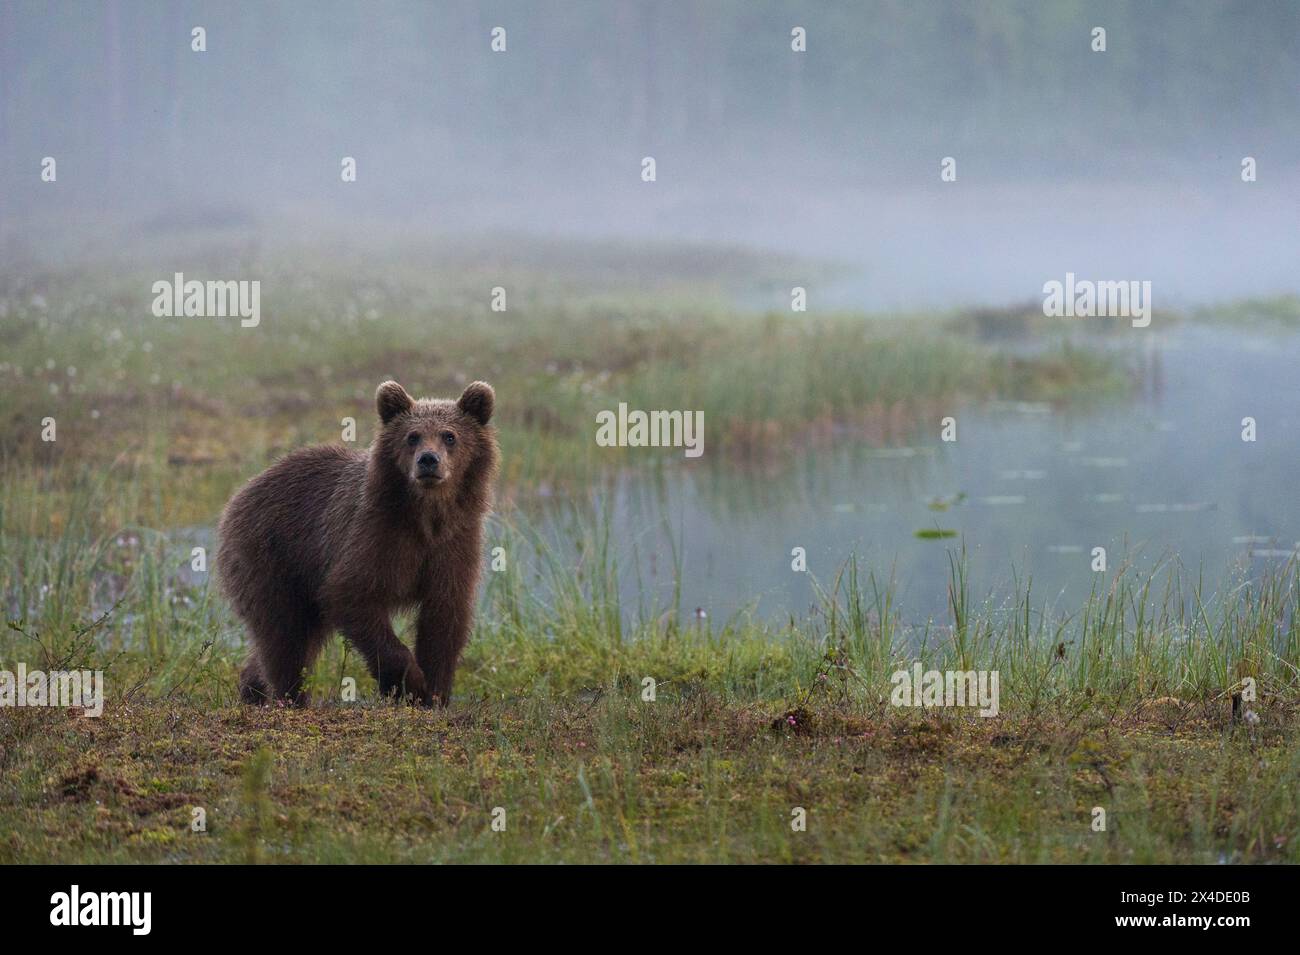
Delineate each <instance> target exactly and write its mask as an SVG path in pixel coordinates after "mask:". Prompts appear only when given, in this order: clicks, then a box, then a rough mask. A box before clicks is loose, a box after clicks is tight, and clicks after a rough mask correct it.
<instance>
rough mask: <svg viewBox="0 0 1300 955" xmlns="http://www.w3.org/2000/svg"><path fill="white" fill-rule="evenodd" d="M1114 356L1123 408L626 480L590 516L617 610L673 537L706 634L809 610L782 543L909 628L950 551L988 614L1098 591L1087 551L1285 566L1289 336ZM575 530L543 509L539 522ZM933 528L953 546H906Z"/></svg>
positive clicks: (936, 596)
mask: <svg viewBox="0 0 1300 955" xmlns="http://www.w3.org/2000/svg"><path fill="white" fill-rule="evenodd" d="M1112 347H1115V346H1112ZM1119 347H1123V348H1127V349H1129V350H1130V351H1131V354H1130V355H1129V356H1128V357H1129V359H1130V360H1131V361H1132V363H1133V365H1134V367H1140V369H1141V372H1142V374H1141V383H1140V385H1139V386H1138V387H1137V388H1136V390H1135V392H1134V393H1133V394H1132V395H1130V396H1128V397H1127V398H1124V399H1121V400H1118V401H1114V402H1109V403H1103V404H1099V405H1097V406H1092V407H1089V408H1087V409H1076V410H1065V411H1061V410H1053V409H1051V408H1049V407H1046V406H1034V405H1014V404H1005V405H987V406H973V407H967V408H965V409H962V410H960V411H958V412H957V415H956V416H957V419H958V423H957V440H956V441H955V442H953V443H944V442H942V441H940V440H939V423H938V421H936V422H935V423H934V429H933V433H932V434H931V435H927V436H923V437H919V438H918V439H917V440H916V442H915V443H914V446H912V447H906V448H902V447H898V448H872V447H868V446H865V445H863V444H860V443H857V442H846V443H845V444H844V445H842V446H840V447H838V448H835V449H834V450H832V451H830V452H827V451H818V452H812V453H808V454H806V455H805V454H794V455H792V463H791V464H790V465H789V466H788V467H786V468H783V469H782V470H780V471H779V472H776V473H772V472H764V473H762V474H756V473H748V472H745V471H743V470H737V469H734V468H728V467H726V466H725V465H722V464H720V463H715V462H710V461H709V460H708V456H707V455H706V456H705V458H703V459H699V460H696V461H685V460H683V461H682V462H680V463H678V464H675V465H673V466H672V467H671V468H666V469H662V470H660V471H659V472H657V473H640V472H633V473H630V474H627V475H624V476H622V477H621V478H619V479H618V481H617V482H616V485H615V489H614V490H613V491H612V492H611V496H610V499H609V500H605V501H598V502H597V503H596V505H595V509H599V508H605V509H607V510H609V512H610V513H611V515H612V516H611V518H610V519H611V526H610V530H611V534H610V541H611V546H612V547H613V548H614V549H615V551H616V553H617V555H618V557H619V562H620V566H621V567H622V568H623V569H624V573H623V579H622V581H621V588H622V592H623V596H624V606H625V607H636V606H637V601H638V595H640V596H641V597H642V598H644V597H645V596H646V595H647V594H653V595H654V596H655V597H656V598H657V599H658V600H659V601H660V602H661V605H662V603H664V602H666V601H667V600H668V599H669V598H670V597H671V594H672V579H671V578H672V566H673V547H672V541H671V540H670V532H669V530H668V528H671V534H672V536H673V537H675V538H676V546H677V551H678V559H679V560H680V562H681V566H682V571H683V574H682V577H683V580H682V598H681V601H682V602H681V606H682V608H683V614H684V616H689V614H690V613H692V612H693V611H694V610H695V608H696V607H699V608H702V609H704V610H705V611H706V612H707V613H708V614H709V616H710V617H711V618H712V619H713V620H714V621H715V622H716V621H719V620H725V619H726V618H727V617H729V616H730V615H732V614H734V613H736V612H738V611H741V610H744V609H746V608H752V609H753V610H754V611H755V612H756V614H757V615H758V616H760V617H762V618H766V619H779V618H782V617H785V616H786V615H788V614H791V613H793V614H795V615H802V614H803V613H805V612H806V611H807V610H808V608H809V607H810V605H811V604H812V603H813V602H814V601H815V593H814V589H813V583H812V581H811V580H810V579H809V575H808V574H801V573H796V572H793V571H792V570H791V559H792V558H791V550H792V548H794V547H803V548H805V549H806V551H807V561H808V568H809V571H810V572H811V573H812V574H813V575H815V576H816V577H817V578H818V579H819V581H820V582H822V583H823V584H824V585H828V584H830V583H831V582H832V581H833V579H834V576H835V573H836V571H837V570H838V569H839V567H840V566H841V565H842V564H843V562H844V561H845V560H846V559H847V558H848V557H849V556H850V555H851V554H857V556H858V565H859V576H860V577H861V578H863V579H865V577H866V575H867V574H868V573H872V572H874V573H875V574H876V576H877V577H878V578H879V579H886V580H887V579H888V578H890V577H891V576H892V577H893V578H894V579H895V580H896V581H897V584H898V586H897V597H898V606H899V609H900V611H901V613H902V615H903V619H904V620H905V621H907V622H911V623H920V622H923V621H924V620H925V619H927V617H929V616H934V617H935V618H936V619H946V618H947V609H946V608H947V582H948V573H949V564H948V554H949V552H950V551H955V550H957V549H959V548H960V547H961V545H962V544H963V543H964V545H965V548H966V552H967V555H968V559H969V565H968V566H969V570H970V579H971V582H972V589H973V594H974V595H975V596H976V597H980V598H983V597H985V596H989V595H992V596H993V599H994V600H995V602H996V601H998V600H1001V599H1003V598H1005V597H1006V596H1007V595H1009V594H1011V593H1014V589H1015V585H1016V581H1017V579H1018V580H1019V581H1020V583H1021V585H1022V586H1023V585H1024V584H1025V583H1026V582H1027V581H1029V580H1031V579H1032V586H1033V593H1034V594H1035V595H1036V596H1035V602H1036V603H1037V604H1039V605H1041V604H1042V603H1044V602H1045V603H1047V604H1049V605H1053V606H1056V607H1057V608H1058V609H1060V610H1062V611H1072V610H1075V609H1077V608H1078V607H1079V606H1080V605H1081V604H1082V603H1083V601H1084V600H1085V599H1086V597H1087V595H1088V593H1089V591H1090V590H1091V588H1092V587H1093V586H1094V584H1096V583H1098V581H1099V575H1098V574H1095V573H1094V572H1093V571H1092V568H1091V564H1092V560H1093V557H1092V549H1093V548H1094V547H1105V548H1106V551H1107V558H1108V563H1109V567H1110V570H1112V571H1113V570H1114V569H1115V568H1116V567H1117V566H1118V565H1119V564H1120V562H1121V561H1122V560H1124V559H1125V557H1127V558H1129V559H1131V560H1132V561H1133V562H1134V563H1135V564H1136V565H1137V566H1138V567H1140V568H1146V569H1150V568H1152V567H1154V566H1155V565H1156V564H1157V563H1158V562H1159V561H1160V560H1162V559H1166V558H1171V557H1173V558H1177V560H1178V561H1180V562H1181V563H1182V565H1183V566H1184V567H1186V568H1187V569H1188V571H1189V573H1190V574H1191V575H1193V576H1195V575H1196V574H1198V573H1199V572H1202V571H1203V572H1204V577H1205V580H1206V583H1207V584H1208V585H1209V589H1211V590H1214V589H1218V588H1219V585H1220V584H1223V583H1225V582H1228V581H1230V580H1231V579H1233V578H1234V577H1235V576H1238V575H1240V574H1242V573H1246V574H1251V573H1258V572H1259V571H1261V570H1262V569H1263V568H1264V567H1266V566H1268V565H1270V564H1278V563H1280V562H1282V561H1284V560H1285V558H1286V556H1287V555H1290V554H1291V553H1292V552H1293V551H1294V550H1295V549H1296V545H1297V541H1300V520H1298V519H1300V503H1298V502H1297V494H1296V491H1295V487H1296V477H1297V469H1298V466H1300V335H1296V334H1293V333H1290V332H1276V333H1274V332H1271V331H1264V332H1254V331H1252V332H1244V331H1241V330H1237V329H1232V328H1225V327H1215V326H1209V325H1193V324H1187V325H1183V326H1180V327H1175V328H1173V329H1172V330H1168V331H1160V330H1158V329H1152V330H1149V331H1146V332H1142V331H1138V330H1133V332H1132V333H1131V337H1130V335H1129V333H1127V332H1126V333H1125V335H1124V338H1123V344H1122V345H1120V346H1119ZM1248 416H1249V417H1253V418H1254V419H1255V421H1256V423H1257V440H1256V441H1255V442H1253V443H1250V442H1245V441H1243V440H1242V419H1243V418H1245V417H1248ZM706 433H707V417H706ZM640 453H645V454H656V453H663V452H659V451H655V450H651V449H645V450H644V451H642V452H640ZM935 501H949V502H953V503H951V505H950V506H949V507H948V508H947V509H946V510H936V509H934V508H933V507H932V502H935ZM568 520H569V518H567V517H563V516H561V509H560V508H559V507H557V506H554V505H553V506H552V508H551V510H550V511H549V515H548V516H547V517H546V518H544V519H543V524H544V526H549V527H550V528H551V529H552V530H554V531H557V532H558V531H559V529H561V528H562V527H564V526H565V525H566V524H567V522H568ZM926 529H930V530H935V529H941V530H945V531H948V530H951V531H956V532H957V533H958V535H959V536H958V537H955V538H950V539H938V540H923V539H918V538H917V536H916V532H917V531H921V530H926ZM634 565H635V566H636V567H638V568H639V571H638V572H633V570H632V569H631V568H633V566H634Z"/></svg>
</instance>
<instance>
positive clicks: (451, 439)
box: [442, 431, 456, 448]
mask: <svg viewBox="0 0 1300 955" xmlns="http://www.w3.org/2000/svg"><path fill="white" fill-rule="evenodd" d="M442 443H443V444H445V445H446V446H447V447H449V448H454V447H455V446H456V436H455V435H454V434H452V433H451V432H450V431H444V432H443V433H442Z"/></svg>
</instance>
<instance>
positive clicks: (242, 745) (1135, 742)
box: [0, 508, 1300, 862]
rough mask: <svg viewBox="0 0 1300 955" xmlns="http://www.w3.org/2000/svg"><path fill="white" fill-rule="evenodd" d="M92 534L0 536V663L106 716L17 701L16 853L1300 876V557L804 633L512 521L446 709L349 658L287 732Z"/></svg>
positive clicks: (890, 594) (859, 597)
mask: <svg viewBox="0 0 1300 955" xmlns="http://www.w3.org/2000/svg"><path fill="white" fill-rule="evenodd" d="M94 510H95V509H94V508H87V513H88V514H89V513H93V512H94ZM87 526H88V524H75V525H73V526H71V527H70V528H69V531H68V533H65V534H64V535H63V536H62V537H60V538H58V539H57V540H48V541H34V540H32V539H29V540H27V541H26V542H14V541H12V539H10V538H6V539H5V540H4V541H3V543H4V544H5V547H4V549H3V552H4V555H5V557H4V561H3V565H2V567H3V576H2V580H3V585H4V596H5V599H6V602H7V604H8V606H10V607H12V608H17V609H19V610H20V611H21V616H22V617H23V619H22V620H21V621H14V622H13V623H12V624H11V628H10V629H9V630H8V632H7V633H6V634H5V636H4V637H3V639H0V664H2V665H3V666H5V667H8V668H11V669H12V668H14V667H15V665H16V663H17V662H18V661H23V662H25V663H27V665H28V666H29V667H36V666H42V667H46V668H50V669H53V668H55V667H62V668H71V667H85V668H91V669H95V668H102V669H104V670H106V673H107V677H106V678H107V681H108V694H107V696H108V705H107V708H106V711H105V714H104V715H103V717H101V718H99V719H91V718H84V717H80V716H77V715H75V714H73V713H69V712H67V711H63V710H34V709H8V710H3V711H0V770H3V772H0V860H3V861H73V860H76V861H198V860H207V861H574V862H583V861H585V862H604V861H626V862H650V861H659V862H664V861H720V860H725V861H1018V862H1038V861H1056V862H1065V861H1072V862H1116V861H1122V862H1170V861H1173V862H1216V861H1221V860H1230V861H1297V851H1298V850H1297V846H1296V843H1295V841H1294V839H1293V838H1292V836H1293V834H1294V832H1295V831H1296V829H1297V824H1300V803H1298V801H1297V795H1296V793H1297V788H1296V786H1297V783H1298V782H1300V744H1298V743H1297V739H1298V738H1300V737H1297V733H1296V730H1297V729H1300V719H1298V718H1297V714H1298V713H1300V710H1298V708H1297V704H1298V703H1300V692H1298V691H1300V680H1297V671H1296V664H1297V663H1298V662H1300V624H1297V622H1296V615H1295V611H1296V608H1297V602H1298V601H1300V568H1296V567H1295V566H1290V567H1287V568H1286V569H1284V570H1282V571H1279V572H1278V573H1276V574H1274V575H1273V576H1271V577H1269V578H1267V579H1265V580H1262V581H1257V582H1255V583H1252V584H1249V585H1246V584H1243V585H1241V586H1240V587H1238V588H1237V589H1236V590H1234V591H1232V592H1230V593H1229V594H1227V595H1226V596H1223V597H1220V598H1218V599H1215V600H1210V599H1209V598H1203V597H1202V596H1201V595H1200V594H1199V593H1198V592H1197V591H1196V590H1195V589H1192V590H1190V591H1184V590H1183V589H1182V588H1183V586H1184V581H1185V575H1183V574H1182V573H1180V572H1179V570H1178V569H1177V568H1176V567H1168V568H1165V569H1164V570H1163V571H1162V572H1161V573H1160V574H1159V575H1157V576H1148V577H1138V576H1137V575H1135V574H1134V573H1133V572H1131V571H1129V570H1125V569H1121V570H1119V571H1117V572H1115V573H1114V574H1112V575H1110V576H1108V577H1107V578H1106V580H1105V583H1104V584H1102V585H1099V586H1098V589H1097V591H1096V592H1095V593H1094V594H1093V596H1092V597H1091V598H1090V599H1089V600H1088V601H1087V602H1086V603H1085V605H1084V606H1082V607H1080V608H1079V609H1078V611H1077V612H1076V613H1074V614H1072V615H1066V616H1058V615H1053V614H1050V613H1048V612H1047V611H1046V610H1044V609H1043V608H1040V607H1037V606H1036V605H1035V604H1034V603H1033V601H1032V600H1031V599H1030V597H1029V595H1027V594H1020V595H1016V596H1015V597H1014V598H1013V599H1011V600H1009V601H1006V602H997V603H994V602H993V601H979V600H976V599H975V598H974V597H973V596H972V595H971V594H970V593H969V592H968V587H967V584H966V579H967V565H966V558H965V557H964V555H963V554H962V553H960V552H953V556H952V576H951V579H950V580H949V582H948V586H949V593H950V615H949V617H948V619H945V620H939V621H934V622H932V623H931V624H929V625H928V626H926V627H923V628H916V627H909V626H906V625H905V624H904V623H903V622H902V621H901V620H900V618H899V615H898V614H897V613H896V612H895V611H894V609H893V608H894V606H895V596H894V591H893V589H892V587H890V586H887V585H884V584H882V583H880V582H879V581H877V580H876V579H874V578H873V577H871V576H870V575H867V576H866V577H865V578H864V577H862V576H861V574H860V571H859V568H858V567H857V565H856V563H855V562H853V561H850V562H849V563H848V564H846V565H845V567H844V568H843V570H842V572H841V574H840V575H839V576H838V577H837V579H836V580H834V581H827V582H825V586H824V588H823V589H822V590H821V594H822V596H821V600H820V604H819V606H818V608H817V610H816V611H815V612H814V613H812V614H811V615H809V616H808V617H806V618H804V619H796V620H790V621H787V622H786V623H784V624H769V623H763V622H759V621H754V620H751V619H747V618H745V617H737V618H736V619H733V620H730V621H725V622H721V623H719V624H715V623H714V622H713V621H710V620H701V621H696V620H695V619H694V618H693V617H690V618H683V615H682V614H680V613H679V612H678V608H675V607H674V606H672V605H671V603H670V604H669V605H667V606H647V607H645V608H643V609H642V610H641V611H640V612H635V613H632V612H629V609H628V608H626V607H623V606H621V605H620V604H619V598H618V593H619V589H618V587H617V579H618V577H619V575H620V574H621V573H624V572H625V571H624V570H623V569H621V568H620V567H619V566H618V564H617V560H616V557H615V556H614V554H615V550H616V549H615V548H612V547H611V546H610V542H609V540H608V537H607V535H605V534H604V533H603V532H602V531H601V530H600V529H599V528H596V529H594V530H592V531H591V532H589V533H587V534H586V535H584V536H583V537H582V538H581V539H580V541H579V542H578V546H579V550H578V554H577V561H576V567H577V569H576V570H575V569H574V568H575V562H574V561H570V560H566V559H565V558H564V557H563V556H562V555H560V554H558V553H555V552H553V551H551V550H549V549H547V548H546V547H545V546H544V545H543V544H541V543H540V540H539V538H538V537H537V536H535V535H533V534H531V533H530V532H528V531H527V529H520V528H515V527H511V526H508V525H507V524H505V523H504V522H496V523H495V524H494V526H493V528H492V539H493V541H495V542H500V543H502V544H503V546H506V547H507V550H508V552H509V553H510V554H511V555H512V559H511V560H510V562H509V564H508V566H507V569H506V570H505V571H502V572H500V573H493V574H489V579H488V582H487V586H486V588H485V593H484V596H483V601H482V609H481V619H480V623H479V626H478V627H477V630H476V633H475V637H474V640H473V642H472V644H471V646H470V649H469V652H468V655H467V658H466V660H465V663H464V665H463V667H462V670H461V673H460V675H459V680H458V688H457V697H456V700H455V704H454V706H453V707H452V708H451V709H450V710H449V711H445V712H430V711H424V710H417V709H412V708H408V707H402V706H394V705H392V704H388V703H385V702H383V701H381V700H379V699H377V698H376V697H375V686H374V684H373V682H372V681H371V680H370V679H369V677H368V676H367V675H366V674H365V672H364V668H363V667H362V666H361V665H360V661H359V660H358V659H357V658H356V656H355V655H354V654H350V653H348V652H347V649H346V646H345V645H344V644H343V642H342V641H341V640H335V641H332V642H331V644H330V647H329V649H328V651H327V652H326V654H325V655H324V657H323V659H322V660H321V661H320V662H319V664H318V665H317V666H316V668H315V670H314V672H313V673H312V675H311V679H310V681H309V682H310V686H311V689H312V692H313V694H314V697H315V702H314V705H313V707H312V708H311V709H309V710H305V711H292V710H283V709H261V708H245V707H241V706H239V705H238V704H237V703H236V700H235V672H236V668H237V666H238V663H239V659H240V657H241V655H242V647H241V642H242V634H241V632H240V630H239V628H238V627H237V625H236V623H235V621H234V620H233V619H232V618H231V617H230V615H229V613H228V611H227V610H226V609H225V608H224V605H223V604H222V603H221V602H220V601H219V600H217V599H215V598H214V597H213V596H212V595H211V593H210V591H209V583H208V580H207V578H206V577H205V576H203V575H198V576H197V577H194V578H191V577H190V576H189V575H187V574H185V573H182V572H181V571H180V569H179V568H180V566H181V565H182V564H183V563H184V558H185V553H184V552H183V549H178V548H177V546H176V545H175V544H171V545H170V546H169V545H168V544H167V543H166V540H165V538H163V537H162V536H161V535H157V534H150V533H144V532H132V533H128V534H125V535H117V536H115V537H112V538H109V539H103V540H93V539H88V538H84V537H82V536H80V534H81V533H82V532H83V531H84V529H85V528H86V527H87ZM14 543H18V544H19V546H17V547H14V546H10V545H11V544H14ZM105 605H108V606H109V607H111V609H110V610H107V611H105V610H104V609H103V608H104V607H105ZM408 623H409V622H408ZM405 635H406V636H407V637H408V638H409V634H405ZM916 660H919V661H921V662H922V663H923V665H924V666H925V667H926V668H936V669H962V670H965V669H993V670H998V671H999V673H1000V680H1001V700H1000V705H1001V713H1000V715H999V716H997V717H995V718H981V717H979V716H977V715H975V714H974V712H973V711H971V710H958V709H948V710H944V709H930V710H921V709H906V708H898V707H894V706H891V705H890V703H889V697H890V689H891V685H890V682H889V677H890V675H891V674H892V673H893V672H894V671H895V670H898V669H904V668H908V667H910V665H911V664H912V662H913V661H916ZM1247 676H1249V677H1251V678H1253V679H1254V680H1255V681H1256V685H1257V687H1258V699H1257V700H1256V701H1254V702H1251V703H1246V704H1244V708H1245V709H1248V710H1250V711H1251V713H1253V714H1254V719H1252V721H1251V722H1234V721H1233V719H1232V716H1231V713H1232V702H1231V695H1232V693H1233V691H1234V690H1237V689H1240V687H1241V685H1242V683H1241V680H1242V678H1243V677H1247ZM647 677H650V678H653V679H654V680H655V681H656V693H655V699H654V700H653V701H647V700H645V699H644V698H643V695H642V690H643V685H644V684H643V681H644V680H645V679H646V678H647ZM345 678H352V679H355V680H356V682H357V685H358V686H359V688H360V696H359V699H358V701H357V702H354V703H345V702H342V700H341V692H340V691H341V688H342V686H343V685H344V680H345ZM1097 806H1100V807H1102V808H1104V809H1105V810H1106V811H1107V814H1108V826H1107V831H1106V832H1104V833H1097V832H1093V831H1092V829H1091V826H1090V823H1091V821H1092V810H1093V808H1094V807H1097ZM498 807H500V808H501V809H504V810H505V818H506V831H505V832H496V831H493V829H492V828H491V822H492V817H493V812H494V810H496V809H497V808H498ZM798 807H802V808H804V809H805V810H807V813H808V828H807V831H805V832H794V831H792V830H791V828H790V820H791V818H792V817H791V813H792V811H793V810H794V809H796V808H798ZM195 808H201V809H203V810H204V812H205V813H206V818H207V831H206V832H204V833H195V832H193V831H191V821H192V819H193V810H194V809H195Z"/></svg>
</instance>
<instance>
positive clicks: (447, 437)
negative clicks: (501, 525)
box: [375, 381, 497, 495]
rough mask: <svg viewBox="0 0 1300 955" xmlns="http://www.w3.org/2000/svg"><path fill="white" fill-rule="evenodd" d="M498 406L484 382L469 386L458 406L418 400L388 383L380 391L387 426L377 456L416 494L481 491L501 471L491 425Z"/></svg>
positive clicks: (377, 401)
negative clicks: (495, 404) (497, 471)
mask: <svg viewBox="0 0 1300 955" xmlns="http://www.w3.org/2000/svg"><path fill="white" fill-rule="evenodd" d="M495 401H496V394H495V393H494V392H493V391H492V386H491V385H489V384H488V383H487V382H485V381H475V382H472V383H470V384H469V385H468V386H466V388H465V390H464V392H462V393H461V396H460V397H459V398H458V399H456V400H455V401H449V400H444V399H434V398H421V399H420V400H418V401H417V400H415V399H414V398H412V397H411V396H410V395H409V394H407V393H406V389H405V388H403V387H402V386H401V385H399V384H398V383H397V382H395V381H386V382H384V383H383V384H382V385H380V386H379V390H378V391H376V392H375V404H376V406H377V407H378V409H379V419H380V421H382V422H383V429H382V430H381V431H380V434H379V438H378V442H377V444H376V446H375V451H376V454H377V455H378V457H379V459H380V460H381V461H382V462H383V463H384V464H385V465H387V466H388V467H390V468H391V473H393V474H394V475H395V476H399V477H400V479H402V480H404V481H406V482H408V483H409V485H410V486H411V487H412V488H413V489H414V490H415V491H416V492H417V493H420V494H433V495H444V494H455V493H456V492H457V491H461V490H471V491H475V492H477V491H481V490H483V487H482V485H484V484H485V483H486V482H488V481H490V480H491V477H492V473H493V472H494V470H495V468H496V454H497V449H496V437H495V435H494V433H493V429H492V428H491V426H490V425H489V424H488V422H489V421H490V420H491V419H492V408H493V404H494V403H495Z"/></svg>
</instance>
